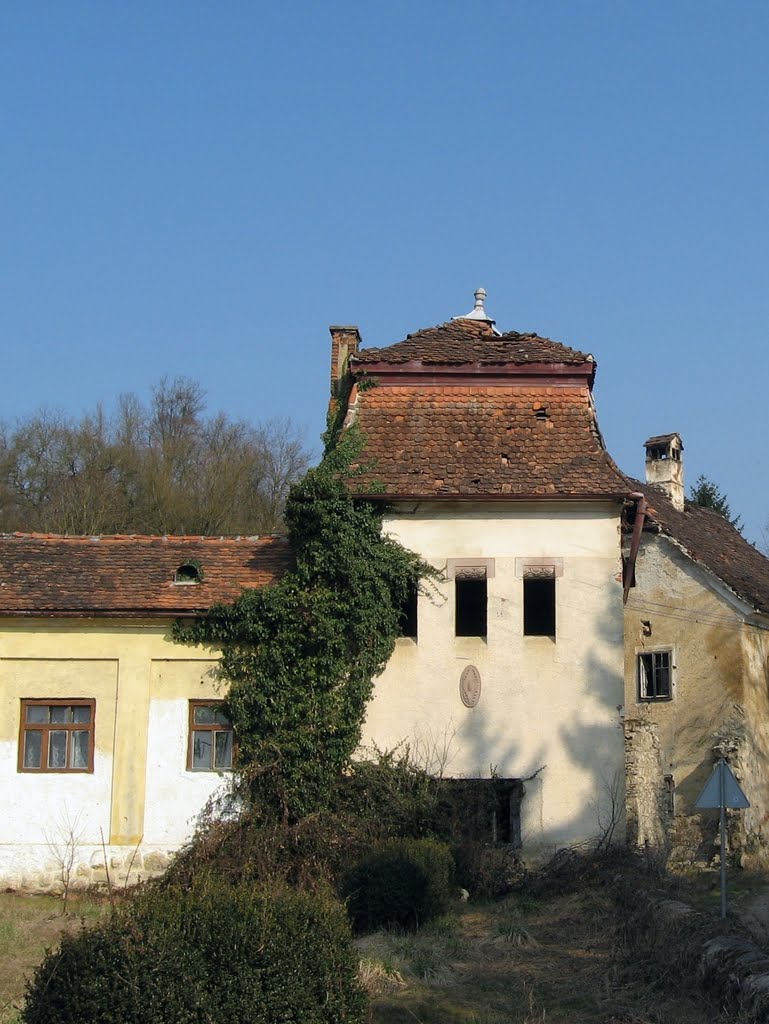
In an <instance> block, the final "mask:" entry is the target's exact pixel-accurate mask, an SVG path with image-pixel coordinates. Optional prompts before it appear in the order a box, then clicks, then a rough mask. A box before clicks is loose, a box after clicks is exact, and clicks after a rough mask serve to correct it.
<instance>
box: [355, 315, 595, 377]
mask: <svg viewBox="0 0 769 1024" xmlns="http://www.w3.org/2000/svg"><path fill="white" fill-rule="evenodd" d="M591 359H592V356H589V355H587V354H586V353H584V352H578V351H577V350H576V349H573V348H569V347H568V346H566V345H561V344H560V343H559V342H557V341H551V340H550V339H549V338H540V337H539V335H537V334H518V332H517V331H509V332H508V333H506V334H502V335H499V336H496V335H492V334H491V333H490V331H489V327H488V325H487V324H484V323H479V322H478V321H473V320H454V321H450V322H449V323H445V324H439V325H438V326H437V327H426V328H424V330H421V331H416V332H415V333H414V334H409V335H407V336H406V338H405V339H404V340H403V341H399V342H398V343H397V344H395V345H388V346H387V347H385V348H364V349H361V350H360V351H358V352H357V353H356V354H355V355H354V356H353V357H352V359H351V360H350V362H351V365H352V366H353V367H354V366H355V365H356V364H357V363H360V364H365V363H408V362H412V361H416V362H421V363H423V364H431V365H432V364H443V365H448V364H450V365H462V364H465V363H479V364H481V365H484V366H495V365H500V364H511V365H517V366H521V365H525V364H527V363H565V364H574V363H584V362H586V361H588V360H591Z"/></svg>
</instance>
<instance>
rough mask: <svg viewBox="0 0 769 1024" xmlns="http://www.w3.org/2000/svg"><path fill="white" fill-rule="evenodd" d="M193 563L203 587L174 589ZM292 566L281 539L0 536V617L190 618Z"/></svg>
mask: <svg viewBox="0 0 769 1024" xmlns="http://www.w3.org/2000/svg"><path fill="white" fill-rule="evenodd" d="M193 560H196V561H198V562H199V563H200V567H201V569H202V574H203V581H202V582H201V583H196V584H186V585H185V584H176V583H174V574H175V572H176V570H177V569H178V568H179V566H181V565H183V564H184V563H188V562H190V561H193ZM291 564H292V558H291V551H290V549H289V546H288V541H287V539H286V538H284V537H261V538H259V537H218V538H216V537H139V536H120V537H60V536H53V535H47V534H6V535H0V615H3V616H12V615H24V614H32V613H35V614H38V615H132V616H146V615H148V616H164V617H169V616H176V615H184V614H190V613H192V612H195V611H198V610H202V609H205V608H207V607H209V606H210V605H212V604H213V603H214V602H216V601H228V600H231V599H232V598H234V597H235V596H237V594H239V593H240V591H241V590H242V589H243V588H244V587H264V586H267V585H268V584H270V583H272V582H273V581H275V580H276V579H278V578H279V577H280V576H281V575H282V574H283V573H284V572H285V571H286V570H287V569H288V568H289V567H290V566H291Z"/></svg>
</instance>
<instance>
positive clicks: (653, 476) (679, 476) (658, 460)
mask: <svg viewBox="0 0 769 1024" xmlns="http://www.w3.org/2000/svg"><path fill="white" fill-rule="evenodd" d="M644 448H645V449H646V482H647V484H654V485H655V486H656V487H660V488H662V490H663V491H665V493H666V494H667V495H668V497H669V498H670V500H671V501H672V502H673V505H674V507H675V508H677V509H678V511H679V512H683V510H684V461H683V457H682V455H681V453H682V452H683V450H684V445H683V441H682V440H681V436H680V434H660V435H659V436H658V437H650V438H649V440H648V441H645V442H644Z"/></svg>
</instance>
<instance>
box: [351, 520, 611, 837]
mask: <svg viewBox="0 0 769 1024" xmlns="http://www.w3.org/2000/svg"><path fill="white" fill-rule="evenodd" d="M386 527H387V529H388V530H389V531H390V532H391V533H392V534H393V535H395V536H396V537H397V538H398V539H399V540H400V541H401V542H402V543H403V544H405V545H406V546H407V547H409V548H411V549H413V550H415V551H418V552H419V553H420V554H421V555H422V556H423V557H425V558H426V559H427V560H428V561H430V562H431V563H432V564H433V565H435V566H436V567H438V568H440V569H444V568H445V566H446V560H447V559H448V558H473V557H478V558H492V559H494V576H493V578H490V579H489V580H488V583H487V586H488V636H487V637H486V639H481V638H478V637H456V636H455V635H454V584H453V582H451V581H447V582H443V583H439V584H437V585H436V586H435V587H434V588H432V586H430V588H429V589H430V590H431V593H428V594H421V595H420V597H419V635H418V639H417V642H416V643H415V642H414V641H412V640H409V639H402V640H400V641H398V646H397V649H396V651H395V654H394V655H393V658H392V659H391V661H390V664H389V665H388V667H387V669H386V670H385V672H384V674H383V675H382V677H381V678H380V679H379V680H377V682H376V685H375V694H374V699H373V701H372V703H371V705H370V707H369V712H368V715H367V719H366V723H365V727H364V740H363V742H364V745H365V744H366V743H369V744H371V743H375V744H376V745H377V746H379V747H380V748H382V749H391V748H394V747H395V746H397V745H398V744H399V743H408V744H409V745H410V746H411V748H412V750H414V751H415V752H416V755H417V757H418V759H421V760H422V762H423V763H425V764H427V766H428V767H430V768H432V769H436V768H442V769H443V770H444V771H445V772H446V773H447V774H449V775H452V776H470V777H484V776H485V777H488V776H489V773H490V771H491V770H493V771H495V772H496V773H497V774H498V775H500V776H502V777H508V778H519V779H529V781H527V782H526V783H525V788H526V795H525V796H524V799H523V804H522V808H521V813H522V834H523V835H522V837H523V845H524V851H526V850H527V848H528V849H532V850H533V849H535V848H537V847H547V846H548V845H552V844H563V843H567V842H573V841H577V840H581V839H585V838H588V837H591V836H594V835H595V834H596V833H597V832H598V831H600V829H601V827H602V825H601V822H605V820H606V818H607V816H608V815H609V804H610V803H611V799H612V796H613V797H614V798H617V796H618V792H619V791H621V787H622V756H623V755H622V750H623V746H622V732H621V728H620V719H619V707H620V706H621V704H622V702H623V680H622V587H621V584H620V582H619V581H618V574H619V572H620V569H621V565H620V558H619V537H618V531H619V509H618V506H617V505H616V504H613V503H609V502H604V503H592V504H591V503H576V502H574V503H557V502H550V503H548V502H546V501H543V502H537V503H528V504H526V503H508V504H502V503H499V504H493V505H475V506H473V505H471V504H466V505H459V504H455V505H438V504H437V503H434V504H432V505H430V504H424V505H420V506H419V507H416V508H415V507H414V506H413V505H412V506H411V507H410V508H406V507H405V506H404V508H403V510H402V512H401V514H398V515H393V516H391V517H390V518H389V519H388V520H387V523H386ZM521 558H544V559H547V558H559V559H562V564H563V574H562V576H560V577H559V578H557V580H556V605H557V608H556V614H557V626H556V632H557V636H556V640H555V642H554V641H553V640H551V639H550V638H549V637H541V636H523V579H522V576H521V575H520V565H519V563H518V562H517V559H521ZM467 665H474V666H475V667H476V668H477V669H478V670H479V673H480V676H481V685H482V690H481V696H480V700H479V701H478V704H477V705H476V706H475V707H472V708H468V707H465V705H464V704H463V702H462V700H461V699H460V692H459V682H460V676H461V674H462V671H463V669H464V668H465V667H466V666H467ZM532 776H535V777H534V778H531V777H532ZM619 797H620V799H621V792H619ZM599 819H600V822H599Z"/></svg>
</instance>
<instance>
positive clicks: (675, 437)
mask: <svg viewBox="0 0 769 1024" xmlns="http://www.w3.org/2000/svg"><path fill="white" fill-rule="evenodd" d="M674 441H678V446H677V447H678V448H679V449H680V450H681V451H683V450H684V443H683V441H682V440H681V435H680V434H678V433H675V434H655V435H654V437H650V438H649V440H648V441H644V448H659V447H662V446H663V445H664V446H667V445H671V444H672V443H673V442H674Z"/></svg>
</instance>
